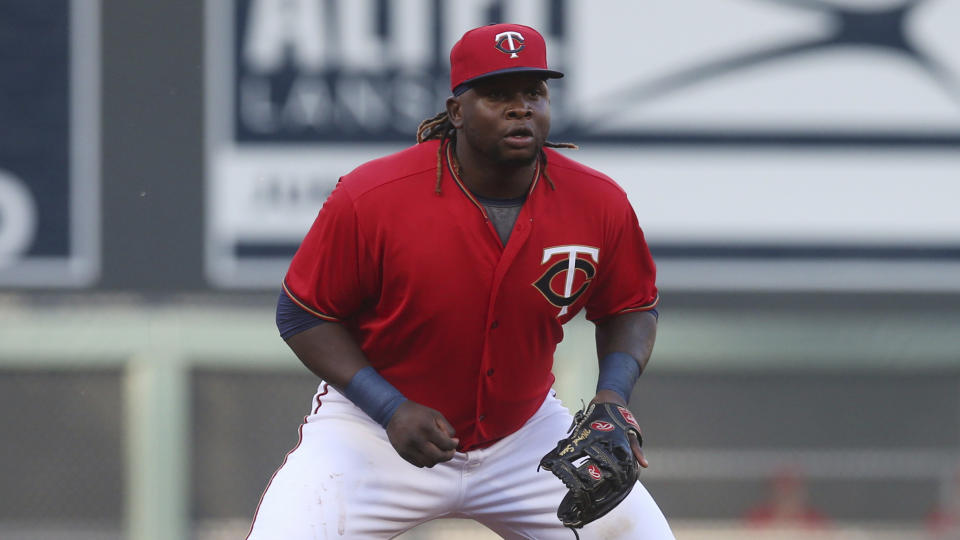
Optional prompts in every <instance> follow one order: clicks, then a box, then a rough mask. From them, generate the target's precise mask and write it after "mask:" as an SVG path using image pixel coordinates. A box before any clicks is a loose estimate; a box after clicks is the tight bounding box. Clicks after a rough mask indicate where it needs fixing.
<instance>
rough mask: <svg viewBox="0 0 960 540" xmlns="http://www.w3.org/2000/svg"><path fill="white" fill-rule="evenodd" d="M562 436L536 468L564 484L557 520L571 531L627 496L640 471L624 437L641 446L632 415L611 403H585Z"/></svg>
mask: <svg viewBox="0 0 960 540" xmlns="http://www.w3.org/2000/svg"><path fill="white" fill-rule="evenodd" d="M568 433H569V436H568V437H567V438H566V439H563V440H561V441H560V442H558V443H557V447H556V448H554V449H553V450H551V451H550V452H548V453H547V455H545V456H543V459H541V460H540V467H543V468H544V469H546V470H548V471H550V472H552V473H553V474H554V475H556V476H557V477H558V478H559V479H560V480H561V481H563V483H564V484H565V485H566V486H567V489H568V490H569V491H568V492H567V494H566V495H565V496H564V497H563V500H562V501H560V507H559V508H558V509H557V517H558V518H560V522H561V523H563V525H564V526H566V527H570V528H571V529H577V528H580V527H583V526H584V525H586V524H587V523H590V522H592V521H594V520H595V519H597V518H600V517H602V516H604V515H605V514H606V513H607V512H609V511H610V510H613V508H614V507H616V506H617V505H618V504H620V501H622V500H623V499H624V498H626V496H627V495H629V494H630V491H631V490H632V489H633V486H634V485H635V484H636V483H637V476H638V475H639V471H640V468H639V465H638V464H637V458H636V457H634V455H633V450H632V449H631V448H630V439H629V434H630V433H634V434H635V435H636V436H637V441H638V442H640V443H641V444H642V443H643V438H642V437H641V435H640V426H639V425H637V421H636V420H635V419H634V418H633V414H631V413H630V411H629V410H628V409H627V408H626V407H621V406H619V405H617V404H616V403H591V404H590V406H589V407H588V408H587V409H586V410H583V409H581V410H580V411H579V412H578V413H577V414H576V415H575V416H574V417H573V424H572V425H571V427H570V431H569V432H568ZM538 470H539V469H538ZM574 532H576V531H574Z"/></svg>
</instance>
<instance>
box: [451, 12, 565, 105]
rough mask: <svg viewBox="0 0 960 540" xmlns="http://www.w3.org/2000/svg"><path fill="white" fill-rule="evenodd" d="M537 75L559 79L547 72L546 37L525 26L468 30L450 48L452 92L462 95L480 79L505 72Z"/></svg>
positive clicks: (494, 25) (489, 26)
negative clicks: (534, 73) (535, 73)
mask: <svg viewBox="0 0 960 540" xmlns="http://www.w3.org/2000/svg"><path fill="white" fill-rule="evenodd" d="M524 71H525V72H537V73H541V74H543V76H544V77H545V78H548V79H557V78H560V77H563V73H560V72H559V71H553V70H551V69H547V45H546V43H544V41H543V36H541V35H540V32H537V31H536V30H534V29H533V28H530V27H529V26H524V25H522V24H490V25H487V26H481V27H480V28H474V29H473V30H469V31H467V33H466V34H464V35H463V37H461V38H460V41H458V42H456V43H454V44H453V48H452V49H450V90H452V91H453V94H454V95H457V96H459V95H460V94H462V93H463V92H465V91H466V90H468V89H469V88H470V86H469V85H470V83H472V82H475V81H477V80H480V79H483V78H486V77H493V76H495V75H502V74H505V73H517V72H524Z"/></svg>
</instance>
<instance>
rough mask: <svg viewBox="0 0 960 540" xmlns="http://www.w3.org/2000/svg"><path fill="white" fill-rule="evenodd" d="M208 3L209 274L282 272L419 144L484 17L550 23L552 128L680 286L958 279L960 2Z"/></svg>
mask: <svg viewBox="0 0 960 540" xmlns="http://www.w3.org/2000/svg"><path fill="white" fill-rule="evenodd" d="M332 6H333V4H332V2H331V1H329V0H295V1H291V0H286V1H279V0H232V1H230V2H221V1H214V0H211V1H209V2H208V4H207V7H208V17H207V20H208V25H209V28H208V32H207V35H208V39H209V40H210V41H209V46H208V58H207V62H208V64H207V73H208V75H209V76H208V80H207V83H208V84H207V91H208V99H207V114H208V129H209V133H208V148H207V163H208V174H207V176H208V179H207V181H208V187H209V189H208V193H209V197H208V200H209V207H208V213H209V216H208V223H209V227H208V231H207V235H208V236H207V246H208V249H207V252H208V257H207V267H208V270H209V275H210V278H211V280H212V281H213V282H214V283H215V284H217V285H220V286H226V287H270V286H277V284H278V283H279V282H280V279H281V278H282V275H283V272H284V270H285V269H286V265H287V263H288V262H289V259H290V257H291V256H292V254H293V251H294V250H295V249H296V246H297V245H298V243H299V241H300V240H301V239H302V237H303V235H304V234H305V233H306V230H307V229H308V228H309V226H310V223H311V222H312V220H313V218H314V217H315V216H316V212H317V211H318V210H319V207H320V205H321V204H322V201H323V199H324V198H325V197H326V194H327V193H329V191H330V190H331V189H332V187H333V185H334V183H335V182H336V180H337V178H338V177H339V176H341V175H343V174H345V173H347V172H349V171H350V170H352V169H353V168H354V167H356V166H357V165H359V164H360V163H362V162H363V161H366V160H368V159H372V158H374V157H377V156H380V155H382V154H384V153H387V152H390V151H393V150H396V149H399V148H402V147H404V146H407V145H410V144H413V137H414V132H415V130H416V126H417V125H418V124H419V122H420V121H421V120H423V119H424V118H427V117H430V116H432V115H433V114H435V113H436V112H438V111H440V110H441V108H442V106H443V101H444V99H445V98H446V97H447V95H449V89H448V77H449V72H448V65H447V63H448V59H447V58H448V54H449V49H450V46H451V45H452V44H453V43H454V42H455V41H456V40H457V39H458V38H459V37H460V35H462V33H463V32H464V31H466V30H468V29H469V28H472V27H475V26H479V25H481V24H485V23H488V22H495V21H512V22H519V23H523V24H528V25H530V26H533V27H535V28H538V29H539V30H540V31H541V33H543V34H544V37H545V38H546V40H547V45H548V61H549V63H550V65H551V67H552V68H554V69H558V70H560V71H563V72H565V73H566V75H567V76H566V77H565V78H564V79H560V80H556V81H551V88H552V96H553V103H552V106H553V130H552V135H551V139H552V140H556V141H571V142H575V143H578V144H580V146H581V148H582V150H580V151H571V157H573V158H575V159H578V160H580V161H583V162H584V163H586V164H588V165H590V166H593V167H595V168H597V169H599V170H601V171H603V172H606V173H608V174H609V175H610V176H612V177H613V178H614V179H615V180H617V181H618V182H619V183H620V184H621V185H622V186H623V187H624V188H625V189H626V190H627V192H628V194H629V196H630V199H631V201H632V202H633V204H634V206H635V208H636V210H637V213H638V216H639V219H640V223H641V225H642V226H643V227H644V230H645V232H646V235H647V239H648V241H649V243H650V245H651V248H652V250H653V252H654V257H655V259H656V260H657V264H658V268H659V269H660V278H659V283H660V285H661V287H664V288H675V289H720V290H729V289H738V290H740V289H744V290H766V289H797V290H811V289H828V290H918V289H924V290H957V289H960V219H958V218H957V215H958V212H956V211H955V210H954V209H953V208H952V203H953V202H954V201H956V200H958V199H960V35H958V34H957V33H956V31H955V25H954V24H952V23H951V21H957V20H960V3H958V2H953V1H951V0H929V1H927V2H911V1H907V0H885V1H877V2H861V1H855V0H847V1H841V0H832V1H826V0H825V1H822V2H780V1H774V0H769V1H767V2H764V1H758V0H725V1H722V2H717V1H716V0H672V1H670V2H642V3H638V2H632V1H629V0H617V1H613V0H611V1H608V2H605V3H604V9H603V10H598V9H596V6H595V5H593V3H589V2H552V1H549V0H526V1H511V2H499V1H480V0H472V1H464V2H448V3H443V9H442V10H439V11H438V10H436V9H435V7H436V3H435V2H431V1H428V0H413V1H411V0H404V1H393V2H379V1H374V0H356V1H351V2H338V3H336V8H337V9H332Z"/></svg>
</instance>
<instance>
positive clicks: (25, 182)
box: [0, 0, 99, 286]
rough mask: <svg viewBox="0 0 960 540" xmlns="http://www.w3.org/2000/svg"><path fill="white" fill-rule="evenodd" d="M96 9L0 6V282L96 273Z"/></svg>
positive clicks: (78, 280)
mask: <svg viewBox="0 0 960 540" xmlns="http://www.w3.org/2000/svg"><path fill="white" fill-rule="evenodd" d="M96 6H97V4H96V2H90V1H76V2H70V1H69V0H48V1H43V2H36V1H34V0H6V1H4V2H3V3H2V4H0V286H77V285H85V284H88V283H90V282H91V281H92V280H93V279H94V278H95V276H96V266H97V264H96V260H95V258H96V255H95V251H96V248H95V246H96V243H97V241H96V234H97V230H96V225H95V221H94V217H95V204H96V198H97V196H98V195H97V193H96V189H95V186H96V182H95V178H94V176H95V174H96V173H95V160H96V155H95V152H96V148H97V144H98V139H99V135H98V133H97V130H96V129H95V125H96V118H95V117H94V116H92V115H94V114H95V112H96V105H95V101H94V100H93V99H92V95H93V89H94V88H95V81H96V80H97V77H98V76H99V74H98V73H97V72H96V71H95V70H93V69H92V68H94V67H95V66H96V59H95V56H96V54H97V51H96V50H95V43H96V36H95V35H93V34H92V33H93V32H94V31H95V25H96ZM78 107H83V108H84V109H83V110H82V111H81V110H78Z"/></svg>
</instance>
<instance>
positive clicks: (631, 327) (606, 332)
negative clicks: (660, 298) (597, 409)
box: [592, 312, 657, 405]
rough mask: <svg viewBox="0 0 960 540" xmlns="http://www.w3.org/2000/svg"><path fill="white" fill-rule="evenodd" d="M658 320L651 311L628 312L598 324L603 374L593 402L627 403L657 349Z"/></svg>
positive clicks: (598, 382)
mask: <svg viewBox="0 0 960 540" xmlns="http://www.w3.org/2000/svg"><path fill="white" fill-rule="evenodd" d="M656 334H657V319H656V317H655V316H654V315H652V314H650V313H648V312H634V313H625V314H623V315H619V316H617V317H614V318H611V319H607V320H605V321H603V322H601V323H599V324H598V325H597V356H598V358H599V361H600V373H599V377H598V380H597V395H596V396H595V397H594V398H593V400H592V401H593V402H614V403H619V404H621V405H626V404H627V402H628V401H629V400H630V394H631V393H632V391H633V387H634V385H635V384H636V382H637V379H638V378H639V377H640V373H641V372H642V371H643V368H644V367H646V365H647V362H648V361H649V359H650V354H651V353H652V352H653V344H654V341H655V340H656Z"/></svg>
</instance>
